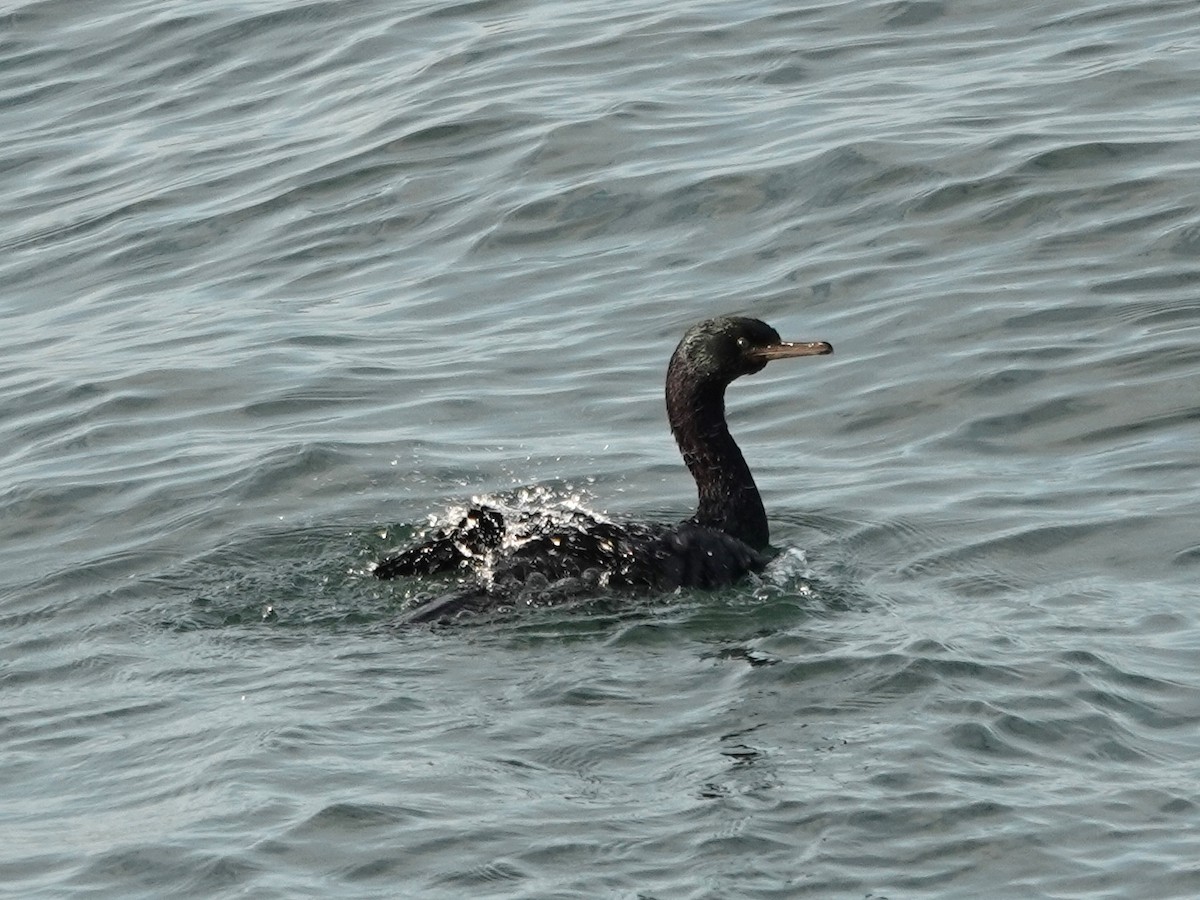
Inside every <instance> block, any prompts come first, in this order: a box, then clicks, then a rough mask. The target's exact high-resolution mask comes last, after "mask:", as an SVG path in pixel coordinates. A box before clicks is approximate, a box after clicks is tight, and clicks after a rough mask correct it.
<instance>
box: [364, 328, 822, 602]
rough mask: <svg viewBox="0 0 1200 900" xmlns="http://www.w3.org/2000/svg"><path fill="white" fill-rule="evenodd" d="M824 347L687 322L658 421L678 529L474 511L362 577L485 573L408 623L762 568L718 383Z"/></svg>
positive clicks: (748, 490)
mask: <svg viewBox="0 0 1200 900" xmlns="http://www.w3.org/2000/svg"><path fill="white" fill-rule="evenodd" d="M832 352H833V347H831V346H830V345H829V344H827V343H825V342H824V341H811V342H804V343H795V342H788V341H783V340H780V337H779V333H778V332H776V331H775V329H774V328H772V327H771V326H770V325H767V324H766V323H764V322H760V321H758V320H757V319H748V318H737V317H722V318H717V319H708V320H706V321H704V322H700V323H699V324H697V325H693V326H692V327H691V328H689V329H688V331H687V333H686V334H684V336H683V340H681V341H680V342H679V346H678V347H676V348H675V353H674V354H672V356H671V362H670V364H669V365H668V366H667V389H666V395H667V418H668V420H669V421H670V423H671V433H672V434H674V435H675V441H676V442H677V443H678V444H679V450H680V452H681V453H682V454H683V461H684V462H685V463H686V464H687V467H688V469H689V470H690V471H691V473H692V477H693V478H695V480H696V488H697V490H698V492H699V505H698V507H697V509H696V512H695V514H694V515H693V516H692V517H691V518H689V519H686V520H684V521H683V522H680V523H679V524H676V525H658V524H625V523H613V522H602V521H599V520H597V519H594V518H592V517H591V516H587V515H584V514H582V513H580V514H576V515H575V516H574V517H573V518H571V519H570V520H569V521H567V522H566V523H565V524H564V523H563V522H561V521H559V522H556V523H555V527H554V528H553V529H539V528H537V527H535V528H534V529H533V530H532V531H530V530H529V529H525V531H524V533H522V534H521V535H520V536H519V537H518V538H516V539H510V537H511V536H510V534H509V523H506V522H505V519H504V516H503V514H502V513H500V512H499V511H498V510H496V509H493V508H491V507H486V506H483V507H477V508H475V509H472V510H470V511H469V512H468V513H467V514H466V516H464V517H463V518H462V519H461V520H460V521H459V522H458V523H457V524H455V525H453V526H451V527H448V528H443V529H440V530H439V531H437V532H435V533H434V534H433V535H431V536H430V538H429V539H428V540H426V541H425V542H424V543H422V544H419V545H417V546H415V547H411V548H409V549H407V550H404V551H402V552H400V553H397V554H395V555H393V556H390V557H388V558H386V559H384V560H383V561H382V562H380V563H379V564H378V565H377V566H376V567H375V570H374V574H375V576H376V577H378V578H395V577H397V576H403V575H410V576H411V575H432V574H436V573H439V572H448V571H455V570H468V569H473V568H478V569H479V570H480V573H481V574H485V575H486V581H481V582H480V583H479V584H478V585H472V586H470V587H468V588H465V589H462V590H458V591H454V592H452V593H451V594H448V595H446V596H444V597H441V598H438V599H436V600H432V601H430V602H428V603H426V604H423V605H421V606H418V607H416V608H415V609H413V610H411V611H410V612H409V613H407V614H406V616H405V617H404V618H405V621H410V622H420V621H430V620H434V619H442V618H447V617H450V616H453V615H455V614H457V613H459V612H461V611H463V610H480V609H486V608H489V607H494V606H498V605H505V604H507V603H512V602H513V598H514V596H518V595H520V594H521V592H522V590H525V589H526V588H527V586H528V585H530V584H535V585H537V586H538V587H540V588H547V587H552V586H553V585H556V584H564V583H568V582H569V583H570V584H571V585H579V584H583V585H585V586H592V585H604V586H609V587H615V588H650V589H666V590H669V589H673V588H676V587H704V588H711V587H720V586H722V585H727V584H732V583H733V582H735V581H737V580H738V579H740V578H742V577H743V576H744V575H746V573H748V572H752V571H758V570H760V569H762V567H763V566H765V565H766V563H767V557H766V556H765V555H764V552H765V551H766V550H767V547H768V543H769V539H770V536H769V531H768V527H767V514H766V512H765V511H764V510H763V504H762V498H761V497H760V496H759V493H758V488H757V487H756V486H755V484H754V478H753V477H752V476H751V474H750V467H749V466H747V465H746V459H745V457H743V456H742V452H741V450H740V449H739V448H738V445H737V444H736V443H735V442H734V440H733V437H732V436H731V435H730V434H729V428H728V426H727V425H726V423H725V388H726V387H728V385H729V383H730V382H732V381H733V380H734V379H735V378H739V377H741V376H742V375H750V374H753V373H754V372H758V371H761V370H762V369H763V367H764V366H766V364H767V363H768V362H770V361H771V360H774V359H787V358H790V357H794V356H818V355H821V354H825V353H832ZM485 566H486V569H487V571H486V573H483V568H484V567H485Z"/></svg>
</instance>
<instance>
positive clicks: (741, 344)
mask: <svg viewBox="0 0 1200 900" xmlns="http://www.w3.org/2000/svg"><path fill="white" fill-rule="evenodd" d="M738 346H739V347H741V348H742V349H743V350H745V349H746V348H747V347H749V346H750V342H749V341H748V340H746V339H745V338H744V337H740V338H738Z"/></svg>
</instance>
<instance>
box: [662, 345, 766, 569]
mask: <svg viewBox="0 0 1200 900" xmlns="http://www.w3.org/2000/svg"><path fill="white" fill-rule="evenodd" d="M687 375H688V372H687V371H686V369H684V368H683V367H682V366H679V365H677V361H676V360H672V361H671V366H670V368H669V369H668V371H667V418H668V419H669V420H670V422H671V433H672V434H674V435H675V441H676V443H678V444H679V450H680V452H681V453H682V454H683V461H684V462H685V463H687V467H688V469H689V470H690V471H691V473H692V477H693V478H695V479H696V489H697V491H698V492H699V495H700V505H699V507H698V508H697V510H696V515H695V516H694V517H693V520H694V521H695V522H697V523H698V524H700V525H706V526H708V527H710V528H717V529H719V530H721V531H724V532H725V533H727V534H730V535H732V536H733V537H736V538H738V539H739V540H741V541H744V542H745V543H747V544H749V545H750V546H751V547H753V548H755V549H756V550H762V549H765V548H766V546H767V544H768V543H769V542H770V532H769V530H768V527H767V514H766V512H765V511H764V510H763V505H762V498H761V497H760V496H759V494H758V487H757V486H756V485H755V484H754V478H753V476H752V475H751V474H750V467H749V466H747V465H746V458H745V457H744V456H742V451H741V450H740V449H739V448H738V445H737V444H736V443H735V442H734V440H733V437H732V436H731V435H730V434H729V426H728V425H726V424H725V385H723V384H715V385H714V384H704V383H696V382H695V381H694V379H689V378H688V377H687Z"/></svg>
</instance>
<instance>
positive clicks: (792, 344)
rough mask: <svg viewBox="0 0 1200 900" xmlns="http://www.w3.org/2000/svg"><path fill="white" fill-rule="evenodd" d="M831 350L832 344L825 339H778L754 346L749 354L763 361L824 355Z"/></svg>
mask: <svg viewBox="0 0 1200 900" xmlns="http://www.w3.org/2000/svg"><path fill="white" fill-rule="evenodd" d="M832 352H833V345H832V344H827V343H826V342H825V341H807V342H802V341H780V342H779V343H778V344H768V345H767V346H765V347H755V348H754V349H753V350H751V351H750V355H751V356H752V357H754V358H755V359H761V360H762V361H763V362H770V361H771V360H773V359H789V358H791V357H793V356H824V355H825V354H826V353H832Z"/></svg>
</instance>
